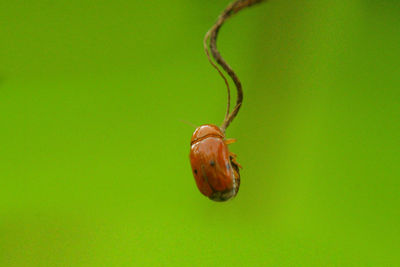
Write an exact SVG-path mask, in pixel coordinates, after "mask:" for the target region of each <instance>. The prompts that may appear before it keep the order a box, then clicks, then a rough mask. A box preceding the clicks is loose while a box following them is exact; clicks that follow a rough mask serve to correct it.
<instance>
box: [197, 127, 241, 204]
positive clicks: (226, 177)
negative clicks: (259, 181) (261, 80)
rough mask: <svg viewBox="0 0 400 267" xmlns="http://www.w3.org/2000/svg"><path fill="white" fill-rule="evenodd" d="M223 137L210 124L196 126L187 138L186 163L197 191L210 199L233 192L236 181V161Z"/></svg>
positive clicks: (235, 190) (228, 140)
mask: <svg viewBox="0 0 400 267" xmlns="http://www.w3.org/2000/svg"><path fill="white" fill-rule="evenodd" d="M235 141H236V140H235V139H225V135H224V133H223V132H222V130H221V129H220V128H219V127H218V126H216V125H213V124H205V125H202V126H200V127H198V128H197V129H196V130H195V131H194V133H193V136H192V139H191V142H190V144H191V148H190V155H189V156H190V163H191V166H192V171H193V176H194V178H195V181H196V184H197V187H198V188H199V190H200V192H201V193H202V194H203V195H205V196H207V197H208V198H210V199H211V200H214V201H226V200H228V199H231V198H233V197H234V196H236V194H237V193H238V190H239V185H240V173H239V167H241V166H240V164H238V163H237V161H236V155H235V154H234V153H232V152H230V151H229V149H228V144H231V143H234V142H235Z"/></svg>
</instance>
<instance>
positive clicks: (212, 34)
mask: <svg viewBox="0 0 400 267" xmlns="http://www.w3.org/2000/svg"><path fill="white" fill-rule="evenodd" d="M263 1H265V0H236V1H235V2H232V3H230V4H229V5H228V6H227V7H226V8H225V10H224V11H223V12H222V13H221V15H220V16H219V17H218V20H217V22H216V23H215V24H214V26H212V28H211V29H210V30H209V31H208V32H207V33H206V36H205V37H204V50H205V51H206V54H207V57H208V60H209V61H210V63H211V65H213V66H214V68H216V69H217V70H218V72H219V74H220V75H221V76H222V78H223V79H224V81H225V83H226V85H227V88H228V108H227V113H226V115H225V119H224V122H223V123H222V125H221V131H222V132H223V133H225V130H226V128H228V126H229V124H230V123H231V122H232V121H233V119H234V118H235V117H236V115H237V114H238V112H239V109H240V107H241V105H242V101H243V90H242V84H241V82H240V80H239V78H238V76H237V75H236V73H235V72H234V71H233V69H232V68H231V67H230V66H229V65H228V63H226V61H225V60H224V59H223V58H222V56H221V54H220V53H219V51H218V49H217V37H218V32H219V30H220V28H221V27H222V25H223V24H224V22H225V21H226V20H227V19H228V18H230V17H231V16H233V15H234V14H236V13H238V12H239V11H240V10H242V9H243V8H245V7H249V6H252V5H254V4H258V3H261V2H263ZM208 39H210V50H211V54H212V56H213V58H214V60H215V61H216V62H217V63H218V64H219V65H220V66H221V67H222V68H223V69H224V70H225V71H226V72H227V73H228V75H229V76H230V77H231V79H232V80H233V82H234V84H235V86H236V91H237V99H236V105H235V107H234V108H233V110H232V112H231V113H229V110H230V89H229V83H228V81H227V80H226V78H225V76H224V75H223V74H222V72H221V71H220V70H219V68H218V67H217V66H216V64H215V63H214V62H212V60H211V58H210V55H209V52H208V47H207V40H208Z"/></svg>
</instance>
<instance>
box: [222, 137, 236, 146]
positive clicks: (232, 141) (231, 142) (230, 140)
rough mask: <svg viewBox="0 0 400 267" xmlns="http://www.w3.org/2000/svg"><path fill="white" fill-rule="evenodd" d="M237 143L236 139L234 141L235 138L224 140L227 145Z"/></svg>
mask: <svg viewBox="0 0 400 267" xmlns="http://www.w3.org/2000/svg"><path fill="white" fill-rule="evenodd" d="M235 142H236V139H234V138H229V139H225V140H224V143H225V145H230V144H233V143H235Z"/></svg>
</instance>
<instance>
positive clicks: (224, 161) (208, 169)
mask: <svg viewBox="0 0 400 267" xmlns="http://www.w3.org/2000/svg"><path fill="white" fill-rule="evenodd" d="M262 1H263V0H237V1H235V2H233V3H231V4H229V5H228V7H227V8H226V9H225V10H224V11H223V12H222V14H221V15H220V16H219V18H218V20H217V22H216V23H215V24H214V26H213V27H212V28H211V29H210V30H209V31H208V32H207V33H206V35H205V37H204V41H203V44H204V51H205V53H206V55H207V58H208V61H209V62H210V63H211V65H212V66H213V67H214V68H215V69H216V70H217V71H218V73H219V74H220V75H221V77H222V78H223V80H224V82H225V85H226V87H227V92H228V105H227V110H226V114H225V119H224V121H223V123H222V125H221V127H218V126H216V125H213V124H205V125H202V126H200V127H198V128H197V129H196V130H195V131H194V133H193V135H192V139H191V142H190V155H189V157H190V164H191V166H192V171H193V176H194V179H195V181H196V185H197V187H198V188H199V190H200V192H201V193H202V194H203V195H205V196H207V197H208V198H210V199H211V200H214V201H226V200H228V199H231V198H233V197H235V196H236V194H237V193H238V190H239V185H240V173H239V168H241V165H240V164H239V163H237V161H236V155H235V154H234V153H232V152H230V151H229V149H228V145H229V144H232V143H234V142H236V140H235V139H226V138H225V130H226V129H227V128H228V126H229V124H230V123H231V122H232V120H233V119H234V118H235V117H236V115H237V113H238V112H239V109H240V107H241V105H242V100H243V91H242V85H241V83H240V80H239V78H238V77H237V75H236V74H235V72H234V71H233V70H232V68H231V67H230V66H229V65H228V64H227V63H226V62H225V60H224V59H223V58H222V56H221V55H220V53H219V51H218V49H217V46H216V42H217V37H218V32H219V30H220V28H221V26H222V25H223V23H224V22H225V20H226V19H228V18H229V17H231V16H232V15H234V14H236V13H237V12H239V11H240V10H241V9H243V8H245V7H248V6H251V5H253V4H256V3H260V2H262ZM208 40H210V41H209V47H208V44H207V43H208ZM209 49H210V51H211V54H212V56H213V58H214V60H215V61H216V62H217V63H218V64H219V65H220V66H221V67H222V68H223V69H224V70H225V71H226V72H227V73H228V75H229V76H230V77H231V79H232V80H233V82H234V84H235V86H236V90H237V99H236V105H235V107H234V108H233V110H232V112H230V87H229V82H228V80H227V79H226V77H225V76H224V74H223V73H222V71H221V70H220V69H219V67H218V66H217V65H216V64H215V63H214V62H213V61H212V60H211V57H210V53H209Z"/></svg>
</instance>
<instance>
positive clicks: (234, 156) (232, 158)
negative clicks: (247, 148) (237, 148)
mask: <svg viewBox="0 0 400 267" xmlns="http://www.w3.org/2000/svg"><path fill="white" fill-rule="evenodd" d="M236 157H237V156H236V154H235V153H232V152H229V158H230V159H231V162H232V163H233V164H235V165H237V166H239V167H240V168H241V169H243V167H242V165H240V164H239V163H238V162H237V161H236Z"/></svg>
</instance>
